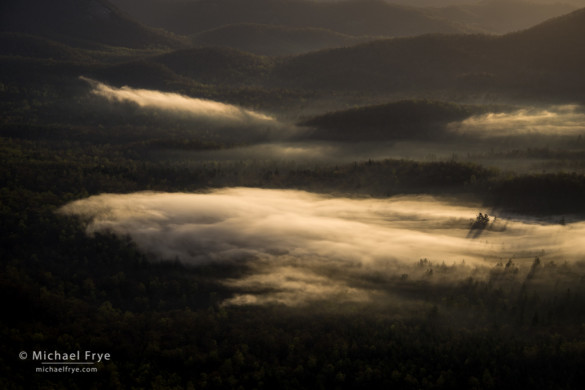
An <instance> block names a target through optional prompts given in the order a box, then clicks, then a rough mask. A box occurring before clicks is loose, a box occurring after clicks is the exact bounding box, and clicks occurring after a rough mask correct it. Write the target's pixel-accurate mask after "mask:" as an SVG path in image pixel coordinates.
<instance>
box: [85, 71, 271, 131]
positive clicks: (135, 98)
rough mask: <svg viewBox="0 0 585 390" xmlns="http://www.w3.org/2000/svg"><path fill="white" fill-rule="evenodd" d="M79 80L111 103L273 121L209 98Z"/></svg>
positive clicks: (228, 118)
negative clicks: (86, 83) (127, 103)
mask: <svg viewBox="0 0 585 390" xmlns="http://www.w3.org/2000/svg"><path fill="white" fill-rule="evenodd" d="M81 79H82V80H84V81H86V82H88V83H89V84H90V85H91V86H92V91H91V92H92V94H94V95H96V96H100V97H103V98H104V99H107V100H108V101H111V102H129V103H134V104H137V105H138V106H140V107H144V108H151V109H158V110H162V111H167V112H171V113H182V114H189V115H191V116H193V117H197V118H202V119H207V120H216V121H222V122H225V123H231V124H237V123H243V124H247V125H250V124H258V125H262V124H271V123H275V122H276V121H275V119H274V118H272V117H271V116H268V115H265V114H262V113H259V112H255V111H252V110H247V109H244V108H241V107H238V106H234V105H231V104H225V103H220V102H216V101H213V100H207V99H199V98H194V97H189V96H184V95H179V94H176V93H169V92H161V91H155V90H148V89H136V88H131V87H128V86H124V87H121V88H116V87H112V86H109V85H106V84H104V83H101V82H99V81H95V80H92V79H89V78H87V77H81Z"/></svg>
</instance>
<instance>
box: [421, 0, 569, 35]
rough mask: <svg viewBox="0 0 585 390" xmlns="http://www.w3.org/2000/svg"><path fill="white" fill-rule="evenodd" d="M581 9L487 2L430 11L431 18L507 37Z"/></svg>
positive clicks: (517, 0)
mask: <svg viewBox="0 0 585 390" xmlns="http://www.w3.org/2000/svg"><path fill="white" fill-rule="evenodd" d="M577 8H578V7H577V6H575V5H572V4H568V3H563V2H554V3H553V2H551V3H544V2H535V1H528V0H484V1H480V2H476V3H475V4H463V5H461V4H458V5H452V6H448V7H440V8H439V7H435V8H430V9H429V12H430V14H431V15H434V16H437V17H440V18H444V19H446V20H451V21H453V22H458V23H461V24H465V25H467V26H469V27H472V28H474V29H476V30H478V31H485V32H487V33H496V34H504V33H509V32H514V31H518V30H523V29H526V28H530V27H532V26H534V25H536V24H538V23H541V22H543V21H545V20H547V19H550V18H553V17H556V16H561V15H564V14H567V13H569V12H571V11H574V10H575V9H577Z"/></svg>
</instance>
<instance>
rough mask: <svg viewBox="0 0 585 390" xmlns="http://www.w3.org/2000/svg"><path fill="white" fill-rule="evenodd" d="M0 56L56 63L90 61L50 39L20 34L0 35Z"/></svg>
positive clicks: (78, 52) (79, 53) (76, 51)
mask: <svg viewBox="0 0 585 390" xmlns="http://www.w3.org/2000/svg"><path fill="white" fill-rule="evenodd" d="M0 56H16V57H32V58H44V59H51V60H57V61H69V62H82V61H88V60H90V59H89V58H88V57H87V56H85V55H84V54H83V53H82V52H81V51H80V50H76V49H74V48H72V47H70V46H67V45H65V44H62V43H59V42H55V41H51V40H50V39H46V38H42V37H38V36H35V35H29V34H22V33H5V32H4V33H0Z"/></svg>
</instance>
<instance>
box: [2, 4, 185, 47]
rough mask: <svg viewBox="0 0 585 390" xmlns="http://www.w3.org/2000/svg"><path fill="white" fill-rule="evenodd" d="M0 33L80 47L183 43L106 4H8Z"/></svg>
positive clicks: (147, 45) (175, 44)
mask: <svg viewBox="0 0 585 390" xmlns="http://www.w3.org/2000/svg"><path fill="white" fill-rule="evenodd" d="M0 29H1V31H4V32H17V33H26V34H32V35H39V36H42V37H45V38H49V39H52V40H55V41H59V42H64V43H67V44H69V45H72V46H78V47H86V48H87V47H96V45H110V46H123V47H130V48H147V47H175V48H177V47H180V46H182V45H183V44H184V43H185V41H184V39H182V38H180V37H177V36H175V35H172V34H170V33H167V32H164V31H162V30H155V29H153V28H151V27H146V26H144V25H141V24H139V23H137V22H136V21H134V20H132V19H130V18H129V17H128V16H127V15H125V14H124V13H122V12H121V11H120V10H119V9H118V8H116V7H115V6H114V5H112V4H111V3H110V2H108V1H107V0H53V1H50V2H48V1H43V0H6V1H3V2H2V4H1V5H0Z"/></svg>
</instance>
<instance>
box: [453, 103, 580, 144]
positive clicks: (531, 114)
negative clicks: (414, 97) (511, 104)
mask: <svg viewBox="0 0 585 390" xmlns="http://www.w3.org/2000/svg"><path fill="white" fill-rule="evenodd" d="M451 130H452V131H455V132H457V133H460V134H469V135H476V136H481V137H502V136H513V135H526V134H542V135H560V136H563V135H565V136H571V135H581V134H585V111H583V107H581V106H578V105H558V106H550V107H547V108H536V107H531V108H523V109H520V110H517V111H513V112H501V113H488V114H485V115H476V116H472V117H470V118H468V119H466V120H464V121H462V122H459V123H456V124H452V125H451Z"/></svg>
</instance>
